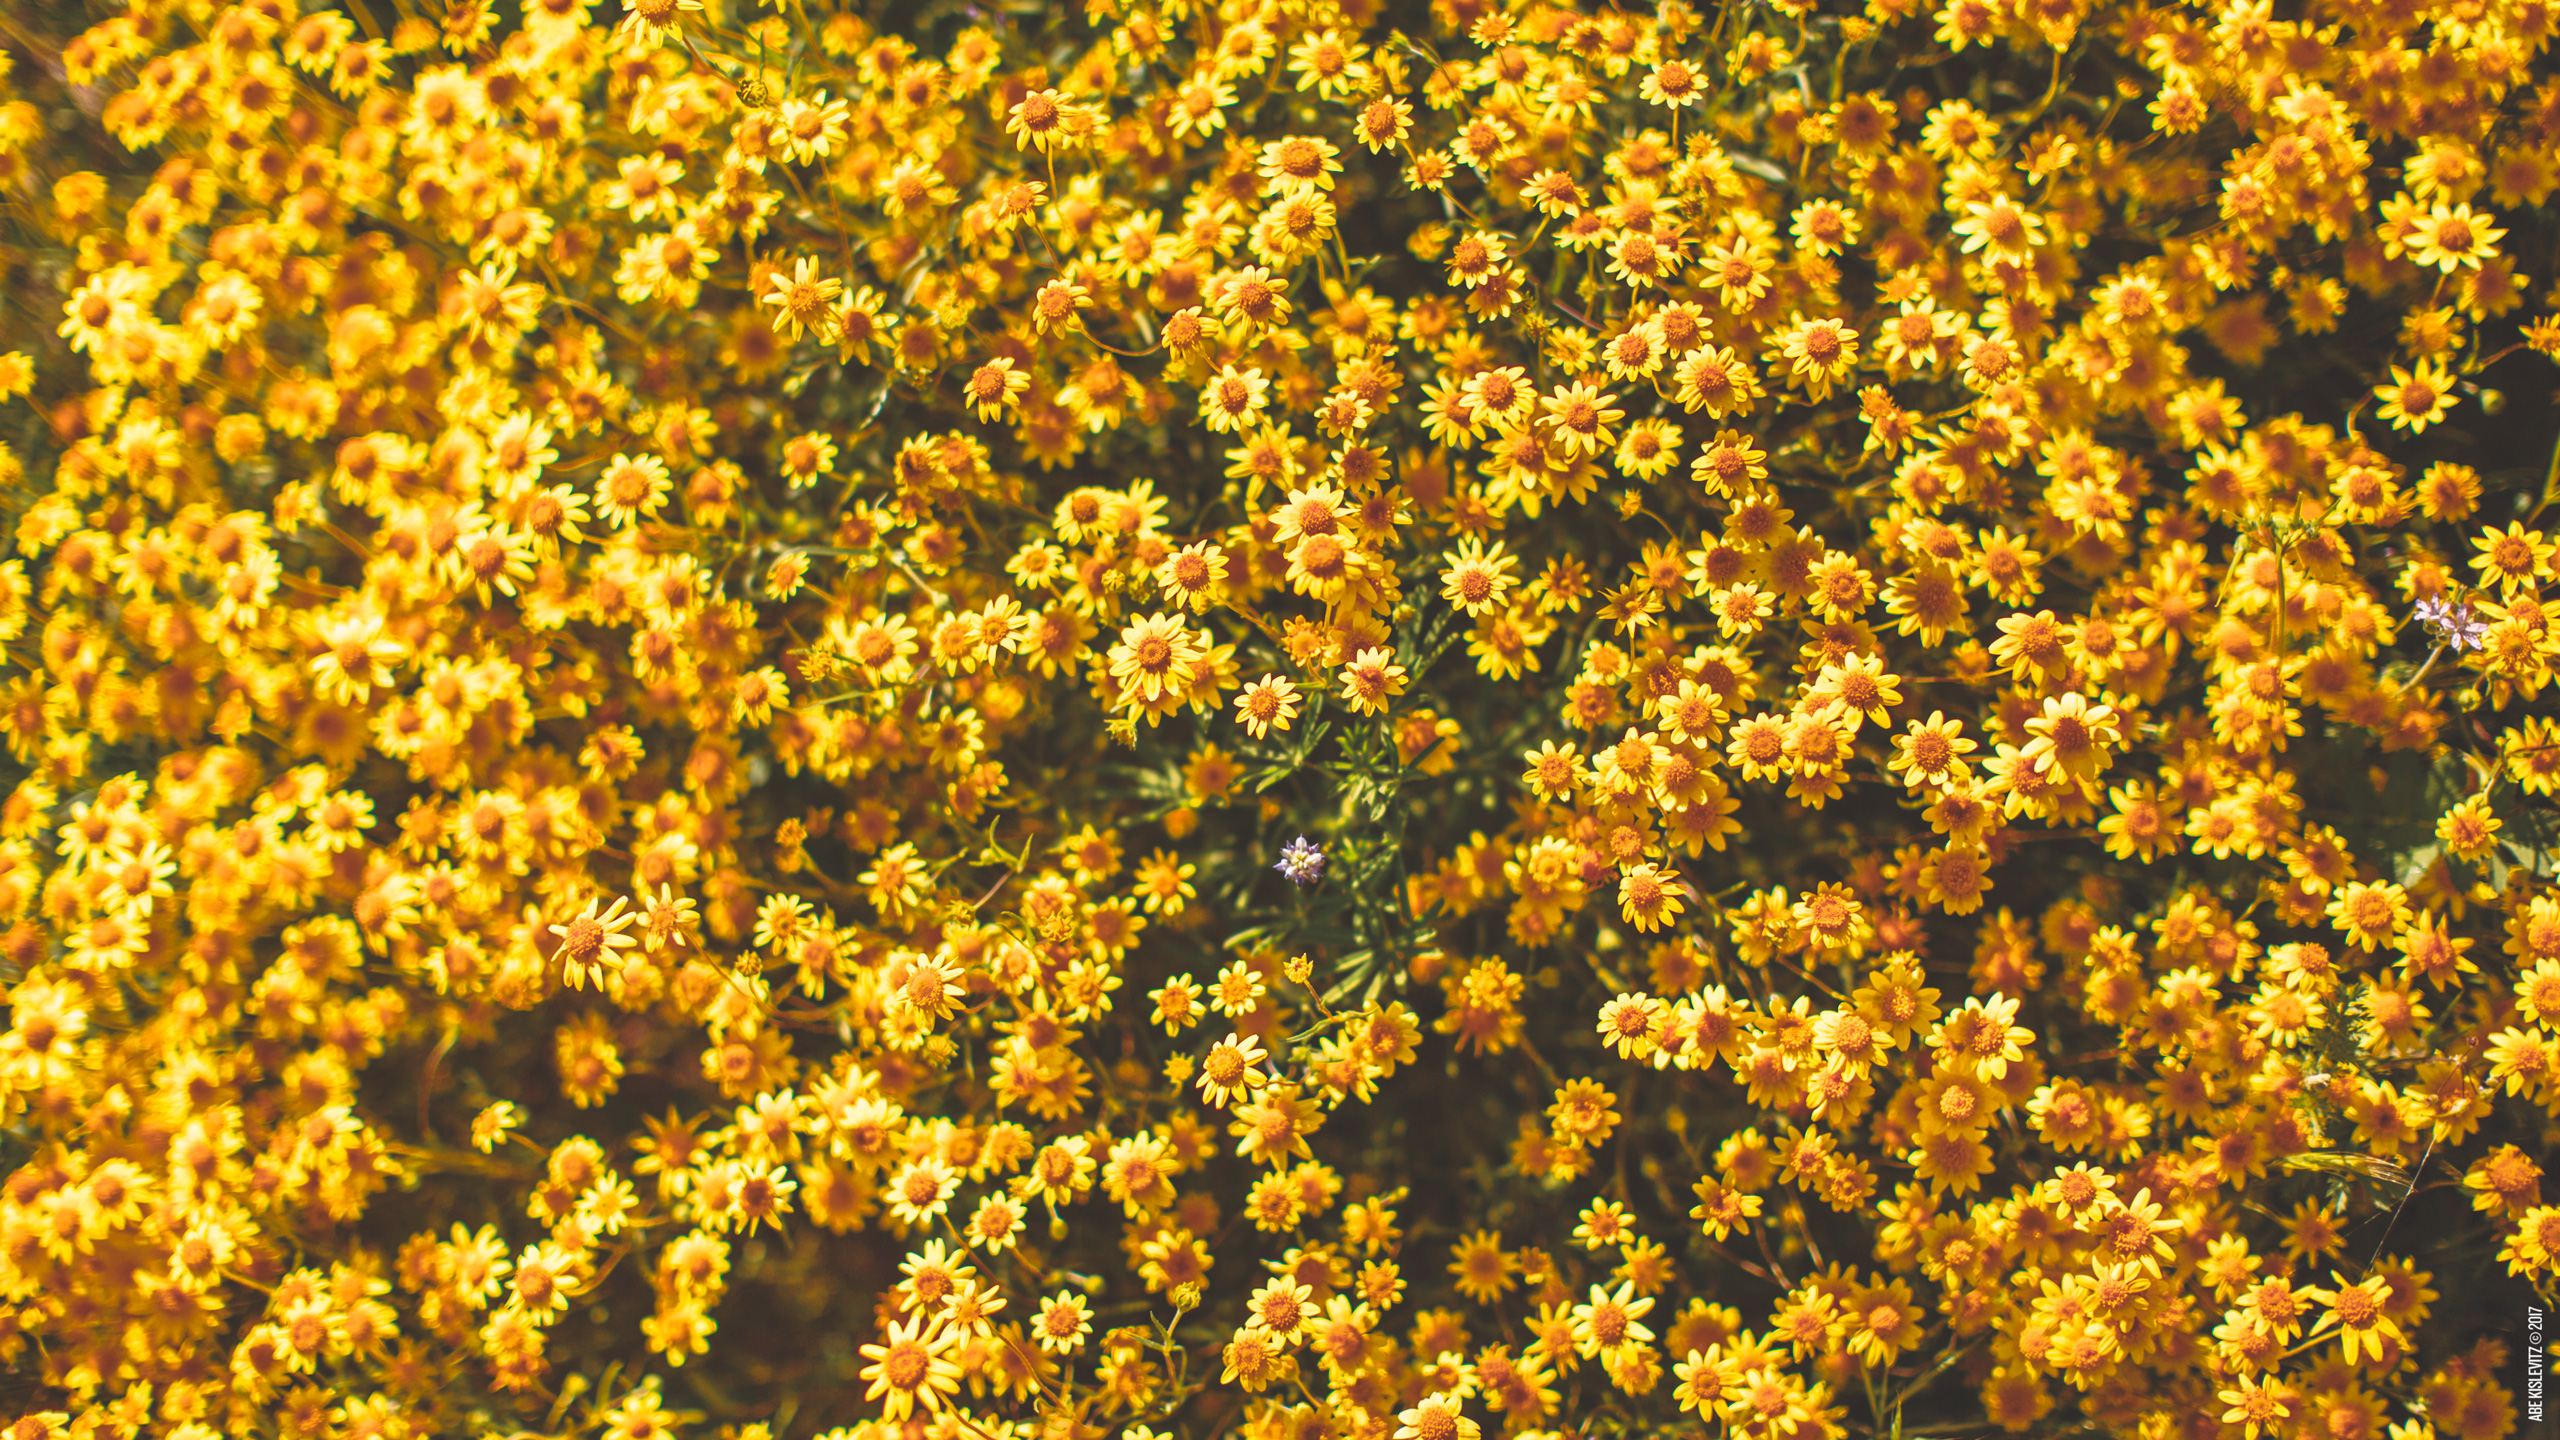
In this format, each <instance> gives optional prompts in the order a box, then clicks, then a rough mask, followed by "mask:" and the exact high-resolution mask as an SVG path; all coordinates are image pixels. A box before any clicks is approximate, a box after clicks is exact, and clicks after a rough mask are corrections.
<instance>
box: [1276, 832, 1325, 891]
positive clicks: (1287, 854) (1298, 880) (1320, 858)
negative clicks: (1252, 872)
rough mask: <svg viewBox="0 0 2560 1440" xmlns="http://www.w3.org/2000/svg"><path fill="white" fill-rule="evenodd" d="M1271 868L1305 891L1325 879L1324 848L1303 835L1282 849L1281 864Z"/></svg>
mask: <svg viewBox="0 0 2560 1440" xmlns="http://www.w3.org/2000/svg"><path fill="white" fill-rule="evenodd" d="M1271 868H1272V869H1274V870H1277V871H1279V872H1280V873H1281V874H1283V875H1286V876H1288V877H1289V880H1290V883H1292V884H1294V885H1296V886H1297V887H1298V888H1300V889H1302V890H1303V889H1305V888H1306V887H1307V886H1309V885H1313V884H1314V883H1316V882H1317V881H1318V880H1321V879H1323V878H1324V847H1323V846H1321V845H1318V844H1316V843H1315V842H1314V841H1312V840H1309V839H1308V838H1307V837H1306V836H1304V835H1301V836H1299V837H1298V838H1297V839H1295V840H1292V841H1290V842H1289V843H1288V844H1287V845H1284V846H1282V847H1281V848H1280V863H1279V864H1277V865H1274V866H1272V867H1271Z"/></svg>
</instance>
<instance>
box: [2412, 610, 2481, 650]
mask: <svg viewBox="0 0 2560 1440" xmlns="http://www.w3.org/2000/svg"><path fill="white" fill-rule="evenodd" d="M2412 613H2413V615H2414V617H2415V618H2416V620H2417V621H2418V623H2419V624H2421V625H2424V626H2426V627H2427V628H2428V629H2429V630H2431V631H2433V632H2434V633H2435V637H2436V643H2437V644H2439V645H2444V646H2448V647H2450V648H2452V649H2453V650H2454V651H2456V652H2460V651H2464V650H2477V649H2479V648H2480V647H2481V646H2482V645H2483V644H2485V643H2486V642H2487V641H2488V638H2489V625H2488V622H2487V621H2485V620H2481V619H2479V618H2477V617H2476V616H2474V615H2473V614H2472V613H2471V606H2470V605H2469V604H2468V603H2464V604H2458V605H2448V604H2446V603H2445V602H2444V601H2442V600H2436V599H2427V600H2421V601H2419V602H2418V605H2417V609H2416V610H2415V611H2414V612H2412Z"/></svg>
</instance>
